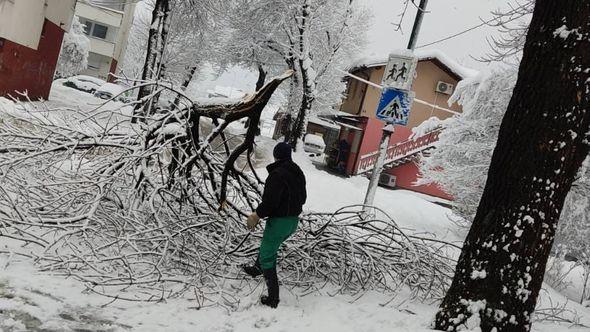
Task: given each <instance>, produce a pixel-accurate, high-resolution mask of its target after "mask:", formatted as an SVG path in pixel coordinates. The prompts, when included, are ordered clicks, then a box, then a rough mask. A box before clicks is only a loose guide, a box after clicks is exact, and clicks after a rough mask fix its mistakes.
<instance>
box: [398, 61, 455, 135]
mask: <svg viewBox="0 0 590 332" xmlns="http://www.w3.org/2000/svg"><path fill="white" fill-rule="evenodd" d="M417 72H418V76H417V77H416V79H415V80H414V84H413V86H412V89H413V90H414V92H416V98H418V99H421V100H424V101H426V102H429V103H431V104H434V105H437V106H439V107H441V108H447V109H450V110H452V111H455V112H457V113H460V112H462V109H461V106H459V105H458V104H457V103H455V104H453V105H451V106H449V105H448V101H449V98H450V95H446V94H443V93H440V92H436V91H435V89H436V84H437V83H438V81H443V82H447V83H451V84H453V85H454V86H457V83H458V82H459V81H458V80H457V78H455V77H453V76H451V75H450V74H449V73H448V72H446V71H445V70H443V69H442V68H441V67H440V66H439V65H437V63H436V62H435V61H434V60H428V61H420V62H418V68H417ZM453 115H454V114H453V113H450V112H447V111H443V110H440V109H437V108H434V107H431V106H428V105H424V104H420V103H416V102H414V104H413V105H412V110H411V112H410V119H409V121H408V127H410V128H413V127H416V126H418V125H419V124H421V123H422V122H424V121H425V120H428V119H429V118H430V117H432V116H436V117H437V118H439V119H441V120H444V119H446V118H448V117H451V116H453Z"/></svg>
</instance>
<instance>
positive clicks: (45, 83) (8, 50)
mask: <svg viewBox="0 0 590 332" xmlns="http://www.w3.org/2000/svg"><path fill="white" fill-rule="evenodd" d="M75 6H76V0H34V1H0V96H12V97H15V98H19V99H27V98H29V99H32V100H35V99H47V98H48V97H49V91H50V89H51V83H52V81H53V75H54V73H55V68H56V65H57V59H58V58H59V52H60V50H61V43H62V41H63V37H64V34H65V33H66V32H67V31H69V29H70V26H71V23H72V18H73V16H74V10H75Z"/></svg>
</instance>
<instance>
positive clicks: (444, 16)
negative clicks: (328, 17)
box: [363, 0, 509, 69]
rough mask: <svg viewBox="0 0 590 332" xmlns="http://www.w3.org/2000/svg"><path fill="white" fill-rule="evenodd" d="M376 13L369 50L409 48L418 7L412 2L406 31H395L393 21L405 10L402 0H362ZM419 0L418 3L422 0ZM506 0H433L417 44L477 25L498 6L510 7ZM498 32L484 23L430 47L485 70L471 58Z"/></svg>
mask: <svg viewBox="0 0 590 332" xmlns="http://www.w3.org/2000/svg"><path fill="white" fill-rule="evenodd" d="M363 2H366V6H367V7H369V8H371V9H372V10H373V13H374V22H373V25H372V26H371V28H370V29H369V45H368V47H367V53H368V54H370V53H387V52H388V51H389V50H391V49H398V48H406V47H407V44H408V40H409V38H410V33H411V31H412V24H413V22H414V17H415V16H416V11H417V10H416V8H415V7H414V6H412V5H411V4H410V7H411V8H410V7H409V9H408V12H407V13H406V16H405V18H404V22H403V34H402V32H399V31H394V26H393V25H392V23H393V22H398V21H399V17H398V15H399V14H400V13H401V12H402V10H403V7H402V4H403V1H402V0H363ZM419 2H420V1H419V0H416V3H419ZM507 3H508V1H507V0H503V1H501V0H430V1H429V2H428V6H427V11H428V13H427V14H425V16H424V21H423V23H422V29H421V30H420V35H419V37H418V43H417V45H418V46H419V45H421V44H425V43H429V42H431V41H435V40H438V39H441V38H444V37H447V36H449V35H452V34H455V33H457V32H460V31H463V30H466V29H467V28H470V27H473V26H476V25H478V24H480V23H481V20H482V19H483V20H488V19H490V18H492V15H491V14H490V12H491V11H492V10H495V9H498V8H503V9H505V8H509V7H508V5H507ZM495 34H496V35H497V32H496V31H495V30H494V29H493V28H491V27H488V26H483V27H480V28H478V29H475V30H473V31H470V32H468V33H466V34H463V35H461V36H459V37H455V38H453V39H450V40H448V41H445V42H442V43H438V44H436V45H432V46H429V47H428V48H436V49H440V50H441V51H443V52H445V53H446V54H447V55H449V56H451V57H453V58H454V59H455V60H457V61H458V62H459V63H461V64H463V65H466V66H468V67H472V68H475V69H483V67H484V66H485V65H484V64H482V63H480V62H477V61H475V60H473V59H471V58H470V55H472V56H481V55H483V54H485V53H486V51H487V50H488V49H489V47H488V45H487V43H486V37H488V36H490V35H495Z"/></svg>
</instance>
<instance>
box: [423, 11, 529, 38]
mask: <svg viewBox="0 0 590 332" xmlns="http://www.w3.org/2000/svg"><path fill="white" fill-rule="evenodd" d="M520 8H523V7H522V6H521V7H519V8H516V9H514V10H512V11H511V12H512V13H511V12H508V13H506V14H508V15H509V14H514V13H516V10H518V9H520ZM522 16H524V15H519V16H516V17H513V18H511V19H509V20H507V21H504V22H503V23H510V22H512V21H515V20H517V19H519V18H521V17H522ZM498 19H499V18H498V17H494V18H492V19H491V20H487V21H483V22H482V23H480V24H478V25H475V26H472V27H471V28H468V29H465V30H463V31H460V32H457V33H455V34H452V35H450V36H447V37H444V38H441V39H438V40H435V41H433V42H430V43H427V44H422V45H420V46H417V47H416V48H423V47H426V46H430V45H434V44H438V43H441V42H443V41H447V40H449V39H453V38H455V37H457V36H460V35H463V34H466V33H467V32H470V31H472V30H475V29H478V28H481V27H482V26H484V25H487V24H488V23H491V22H493V21H496V20H498Z"/></svg>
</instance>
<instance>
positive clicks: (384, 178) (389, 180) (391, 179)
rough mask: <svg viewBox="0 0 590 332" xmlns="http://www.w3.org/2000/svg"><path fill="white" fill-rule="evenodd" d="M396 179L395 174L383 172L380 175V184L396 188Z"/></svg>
mask: <svg viewBox="0 0 590 332" xmlns="http://www.w3.org/2000/svg"><path fill="white" fill-rule="evenodd" d="M395 181H396V177H395V175H391V174H387V173H381V175H380V176H379V184H380V185H382V186H384V187H388V188H395Z"/></svg>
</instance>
